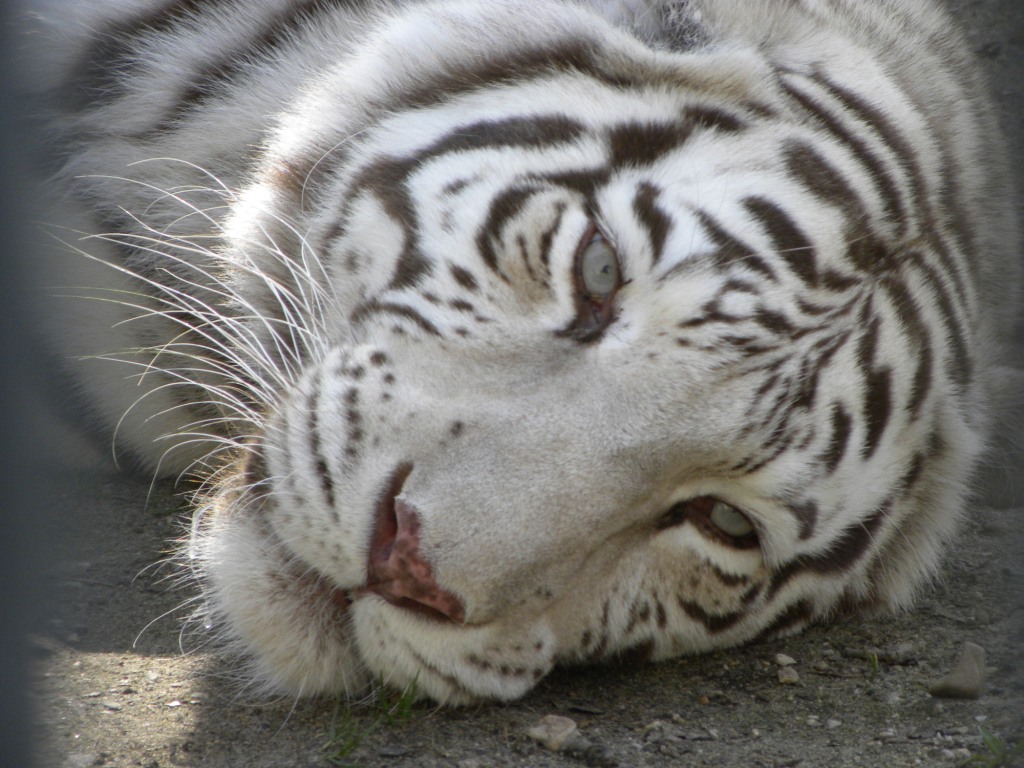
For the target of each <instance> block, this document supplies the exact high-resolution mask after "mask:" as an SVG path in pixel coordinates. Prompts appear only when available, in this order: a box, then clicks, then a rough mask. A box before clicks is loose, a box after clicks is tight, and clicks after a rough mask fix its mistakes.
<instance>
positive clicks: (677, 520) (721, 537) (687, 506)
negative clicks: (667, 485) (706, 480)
mask: <svg viewBox="0 0 1024 768" xmlns="http://www.w3.org/2000/svg"><path fill="white" fill-rule="evenodd" d="M718 504H725V505H726V506H728V507H731V508H732V509H733V510H735V511H736V512H737V513H738V514H740V515H742V516H743V517H745V518H746V519H747V521H748V522H750V525H751V531H750V533H746V534H743V535H742V536H733V535H731V534H729V533H727V532H726V531H724V530H723V529H722V528H720V527H719V526H718V525H716V524H715V522H714V521H713V520H712V519H711V518H712V513H713V512H714V509H715V506H716V505H718ZM684 523H691V524H693V525H695V526H696V527H697V528H698V529H699V530H700V531H701V533H703V534H704V535H705V536H706V537H707V538H709V539H714V540H715V541H719V542H721V543H722V544H725V545H727V546H730V547H733V548H734V549H753V548H755V547H757V546H760V542H759V539H758V535H757V528H756V526H754V524H753V521H752V520H751V519H750V515H748V514H746V513H745V512H744V511H743V510H742V509H739V508H738V507H735V506H733V505H732V504H729V502H727V501H722V500H721V499H718V498H715V497H714V496H697V497H695V498H692V499H687V500H686V501H680V502H678V503H677V504H673V505H672V506H671V507H670V508H669V510H668V511H667V512H665V513H664V514H662V515H661V517H659V518H658V521H657V523H656V526H655V527H656V528H657V529H658V530H659V531H662V530H665V529H666V528H674V527H675V526H677V525H682V524H684Z"/></svg>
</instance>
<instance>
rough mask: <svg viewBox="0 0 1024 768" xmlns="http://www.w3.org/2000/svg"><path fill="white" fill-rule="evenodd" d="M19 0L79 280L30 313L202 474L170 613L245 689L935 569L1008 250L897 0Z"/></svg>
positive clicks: (957, 85)
mask: <svg viewBox="0 0 1024 768" xmlns="http://www.w3.org/2000/svg"><path fill="white" fill-rule="evenodd" d="M38 1H39V2H40V3H41V4H43V0H38ZM897 6H898V7H897ZM40 15H41V16H43V17H47V16H49V17H52V26H54V27H55V28H56V29H57V31H58V32H59V33H60V40H61V41H62V43H61V44H60V45H52V46H50V49H51V51H50V53H52V54H53V56H54V57H56V59H57V61H56V63H51V64H49V65H48V66H46V67H43V66H39V67H38V69H39V70H40V72H44V73H45V74H46V75H47V77H49V78H50V79H51V82H50V84H49V85H47V86H46V87H47V88H49V89H50V91H51V92H52V94H55V98H54V99H53V100H54V102H55V107H54V109H55V113H56V115H57V117H56V119H55V120H54V122H55V124H56V127H53V128H52V132H53V134H54V139H53V140H54V141H55V142H56V143H57V144H58V148H59V151H57V152H55V153H53V157H54V158H56V162H57V164H58V165H61V169H60V170H59V171H58V172H57V174H56V179H57V181H58V183H59V185H61V190H60V192H61V196H62V198H63V199H64V201H66V202H68V203H70V206H69V207H70V208H71V209H72V210H73V214H72V218H71V219H70V220H69V221H68V222H67V224H66V226H68V227H69V228H72V229H76V230H79V231H81V232H82V233H84V235H85V238H84V239H83V240H81V241H76V242H75V243H74V245H73V249H74V250H76V251H84V252H86V254H87V255H88V256H89V257H90V258H82V257H81V254H80V253H76V254H73V255H72V258H67V254H62V257H63V260H62V261H60V262H59V264H58V265H57V266H54V267H53V270H54V273H55V274H56V273H58V272H59V274H60V275H61V282H64V283H66V284H69V285H75V286H84V287H85V288H82V289H81V290H78V289H76V291H75V292H76V293H88V290H87V289H88V287H89V286H93V287H95V289H96V292H95V296H96V297H97V298H99V299H101V300H100V301H95V302H91V303H90V302H85V303H84V306H81V305H76V307H77V308H74V309H68V308H66V306H65V305H64V304H62V305H61V306H60V308H59V311H58V308H57V307H51V308H48V311H47V315H48V316H52V317H53V318H56V321H57V327H56V330H55V331H53V332H52V334H51V336H52V338H53V339H54V344H55V345H56V346H58V347H59V348H60V350H61V351H62V354H64V355H66V356H68V357H73V358H76V359H78V360H82V362H81V363H80V365H77V367H76V368H75V369H74V370H75V375H76V376H77V377H78V381H77V384H78V388H79V389H80V390H81V391H82V392H83V393H84V394H85V395H87V396H88V397H90V398H91V402H92V406H93V409H94V413H95V414H96V415H97V417H98V418H99V419H100V420H103V419H105V420H106V421H107V422H108V423H109V425H110V428H111V431H112V432H114V433H115V434H116V439H117V446H118V447H121V446H125V447H126V449H127V452H128V453H130V454H134V456H135V457H136V458H139V459H141V460H142V461H143V462H144V463H146V464H147V465H148V466H149V467H150V468H158V469H159V470H160V471H162V472H164V473H176V472H179V471H181V470H183V469H189V468H190V469H193V470H196V471H198V473H199V474H200V476H201V477H202V478H203V479H204V480H205V486H204V490H203V491H202V492H201V493H200V495H199V496H198V499H197V504H196V510H195V516H194V522H193V530H192V535H191V537H190V540H189V541H188V542H187V544H186V546H185V547H184V548H183V557H184V558H185V559H187V561H188V563H189V565H190V567H191V572H192V573H194V574H195V576H196V578H197V580H198V582H199V583H200V585H201V587H202V591H203V603H204V608H203V609H201V610H200V612H199V616H198V622H197V624H198V625H199V626H202V627H203V628H204V630H206V629H208V630H209V631H210V632H211V633H212V634H213V636H214V637H215V638H216V639H219V640H220V641H221V645H222V646H224V647H225V649H226V650H227V651H228V652H229V653H233V654H236V655H238V656H239V657H241V658H242V659H243V660H244V661H243V663H244V664H245V665H246V666H245V674H244V679H246V680H247V681H250V683H251V685H252V686H254V687H255V688H257V689H259V690H267V691H276V692H286V693H289V694H294V695H310V694H317V693H321V692H337V691H346V692H350V693H355V692H357V691H359V690H360V689H361V688H362V687H363V686H364V685H366V684H367V683H368V682H369V681H371V680H373V679H377V678H379V679H382V680H384V681H385V682H387V683H389V684H391V685H394V686H397V687H407V686H410V685H412V684H414V683H415V685H416V687H417V689H418V690H419V691H420V693H422V694H423V695H426V696H429V697H432V698H434V699H436V700H438V701H442V702H448V703H453V704H458V703H465V702H470V701H475V700H480V699H488V698H497V699H511V698H514V697H517V696H520V695H522V694H523V693H525V692H526V691H528V690H529V689H530V688H531V687H532V686H533V685H534V684H535V683H536V682H537V681H538V680H539V679H540V678H542V677H543V676H544V675H545V674H546V673H547V672H548V671H549V670H551V669H552V667H553V666H554V665H556V664H562V663H576V662H584V661H602V660H606V659H614V658H618V657H626V656H628V657H631V658H650V659H661V658H666V657H670V656H673V655H677V654H682V653H696V652H701V651H705V650H709V649H717V648H723V647H728V646H733V645H736V644H739V643H742V642H746V641H749V640H752V639H756V638H762V637H773V636H778V635H782V634H786V633H789V632H794V631H797V630H798V629H800V628H801V627H803V626H805V625H807V624H808V623H810V622H813V621H817V620H821V619H825V618H829V617H830V616H832V615H834V614H836V613H839V612H841V611H845V610H847V609H852V608H857V607H863V606H879V607H889V608H897V607H901V606H904V605H906V604H908V602H909V601H910V599H911V598H912V596H913V594H914V592H915V590H916V589H917V588H918V587H919V585H920V584H921V583H922V582H923V581H925V580H927V578H928V577H929V576H930V574H932V573H933V572H934V570H935V568H936V564H937V560H938V554H939V550H940V547H941V545H942V544H943V543H944V542H945V541H946V540H948V539H949V537H950V535H951V533H952V531H953V529H954V528H955V524H956V520H957V517H958V515H959V513H960V511H961V510H962V508H963V506H964V504H965V497H966V490H967V487H968V478H969V475H970V472H971V469H972V465H973V463H974V462H975V460H976V457H977V455H978V454H979V451H980V448H981V446H982V444H983V441H984V438H985V430H986V423H987V420H988V417H987V415H986V413H987V402H986V400H987V398H988V395H987V390H986V387H987V386H988V385H987V381H988V380H989V378H991V377H990V373H991V368H992V365H993V363H992V360H993V359H994V358H993V357H992V355H991V354H990V347H994V346H995V340H996V336H997V333H996V330H997V329H998V326H999V325H1000V323H1002V322H1003V318H1005V317H1008V316H1009V313H1008V311H1006V310H1007V308H1010V307H1012V306H1013V299H1012V296H1011V295H1010V292H1009V291H1007V290H1005V286H1006V285H1007V284H1008V283H1010V282H1013V280H1014V279H1015V278H1014V277H1013V274H1014V273H1013V271H1012V269H1011V259H1010V257H1009V256H1008V254H1009V253H1010V252H1011V251H1010V248H1011V245H1012V242H1013V238H1012V236H1011V235H1012V232H1011V229H1012V227H1011V226H1010V225H1009V224H1008V222H1009V221H1011V215H1012V204H1011V202H1012V198H1011V197H1010V196H1009V195H1008V194H1006V193H1005V190H1003V188H1002V187H1000V182H999V174H1000V167H999V164H998V160H997V159H996V158H998V154H997V153H996V151H995V150H994V149H993V147H994V146H995V144H996V143H997V142H995V143H994V137H993V135H992V132H991V128H990V127H989V122H988V113H989V107H988V105H987V103H986V101H985V100H984V96H983V89H982V88H981V87H980V85H979V83H978V81H977V79H976V76H975V75H974V74H973V72H974V70H973V69H972V67H971V66H970V65H969V64H968V63H966V58H965V56H964V54H963V51H965V50H966V48H965V47H964V46H963V44H962V42H961V41H960V40H959V38H958V36H957V34H956V33H955V32H954V31H953V30H952V28H951V25H950V23H949V20H948V19H947V18H946V17H945V16H944V15H943V14H942V13H940V12H939V11H938V10H936V9H935V8H934V7H933V6H932V4H931V3H930V2H927V1H926V0H904V1H903V2H902V3H894V2H888V1H887V2H872V1H871V0H857V1H856V2H853V0H850V2H827V3H826V2H820V3H819V2H816V1H815V0H807V2H801V3H795V2H794V3H788V2H781V1H779V0H688V2H653V1H651V0H611V1H607V2H606V1H604V0H588V1H584V2H578V3H563V2H561V1H560V0H543V1H539V2H538V1H536V0H529V1H528V2H527V0H487V1H486V2H436V3H435V2H424V3H392V2H388V1H387V0H378V2H365V3H347V2H320V1H319V0H317V1H316V2H301V1H299V0H264V1H263V2H260V3H234V4H227V5H225V4H224V3H214V2H212V0H211V1H209V2H207V1H205V0H193V1H192V2H189V3H166V2H163V1H162V0H132V2H130V3H116V4H115V3H82V4H67V3H65V2H60V3H56V2H55V0H54V2H52V3H51V6H50V10H49V13H46V12H41V14H40ZM958 51H959V52H960V53H957V52H958ZM186 53H187V54H188V55H185V54H186ZM52 282H53V281H52V280H51V281H50V283H52ZM979 296H984V297H985V301H984V302H982V301H980V300H979Z"/></svg>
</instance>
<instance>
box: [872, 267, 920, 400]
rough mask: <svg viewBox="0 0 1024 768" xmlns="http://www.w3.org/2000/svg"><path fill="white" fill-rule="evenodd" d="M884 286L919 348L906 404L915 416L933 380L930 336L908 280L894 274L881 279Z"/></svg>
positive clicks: (911, 338) (902, 324)
mask: <svg viewBox="0 0 1024 768" xmlns="http://www.w3.org/2000/svg"><path fill="white" fill-rule="evenodd" d="M881 286H882V288H883V289H884V290H885V291H886V293H888V294H889V298H890V300H891V301H892V305H893V307H894V308H895V309H896V312H897V314H898V315H899V318H900V321H901V327H902V329H903V332H904V333H905V334H907V335H908V336H909V337H910V340H911V341H912V342H913V344H914V345H915V346H916V348H917V356H918V357H917V367H916V369H915V371H914V380H913V382H912V383H911V386H910V397H909V399H908V401H907V406H906V407H907V410H908V411H909V412H910V414H911V416H916V415H917V414H918V412H919V411H920V409H921V405H922V404H923V403H924V400H925V398H926V397H927V396H928V392H929V390H930V389H931V384H932V348H931V338H930V336H929V334H928V329H927V328H926V327H925V324H924V321H923V320H922V319H921V311H920V309H919V308H918V305H917V301H916V300H915V299H914V297H913V296H912V295H911V294H910V291H909V290H908V289H907V286H906V284H905V283H904V282H903V281H902V280H899V279H896V278H895V277H889V278H886V279H883V280H882V281H881Z"/></svg>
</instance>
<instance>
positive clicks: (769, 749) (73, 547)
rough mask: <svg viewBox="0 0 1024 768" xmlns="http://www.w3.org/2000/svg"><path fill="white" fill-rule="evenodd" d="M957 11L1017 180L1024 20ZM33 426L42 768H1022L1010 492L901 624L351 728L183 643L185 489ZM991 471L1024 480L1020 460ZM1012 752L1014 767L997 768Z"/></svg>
mask: <svg viewBox="0 0 1024 768" xmlns="http://www.w3.org/2000/svg"><path fill="white" fill-rule="evenodd" d="M953 5H954V7H955V8H956V9H957V12H958V14H959V15H960V17H961V18H962V19H963V21H964V23H965V24H966V25H967V26H968V27H969V29H970V30H971V36H972V41H973V43H974V46H975V48H976V50H977V51H978V53H979V55H980V56H981V57H982V58H983V59H984V61H985V62H986V64H987V65H988V66H989V68H990V70H991V72H992V76H993V83H994V89H995V92H996V94H997V96H998V97H999V100H1000V102H1001V104H1002V105H1003V107H1004V114H1005V118H1006V123H1007V126H1008V127H1009V129H1010V135H1011V142H1012V143H1013V148H1014V152H1015V157H1017V158H1018V162H1017V164H1016V165H1017V167H1018V168H1022V167H1024V162H1021V160H1020V158H1024V135H1022V131H1021V115H1022V114H1024V2H1021V0H960V1H958V2H954V3H953ZM1022 176H1024V174H1022ZM38 420H39V424H38V426H37V429H36V431H37V433H39V434H44V435H47V436H49V437H48V439H47V442H46V445H45V452H44V454H43V455H46V456H47V460H46V463H45V467H44V468H43V469H44V471H45V473H46V474H45V476H46V477H48V478H50V481H48V483H47V484H46V485H47V486H48V489H47V490H48V492H49V494H50V500H49V501H50V504H49V507H50V508H51V509H52V511H51V512H49V513H48V514H43V513H42V512H40V518H39V519H40V520H44V521H45V522H44V523H40V525H44V526H45V530H46V535H45V536H44V541H46V542H47V544H46V557H45V564H44V565H45V568H44V569H43V570H44V571H45V576H44V577H40V578H42V579H43V581H42V582H41V583H42V584H43V585H44V586H45V590H44V591H45V592H46V594H48V595H49V596H50V597H51V600H52V604H51V605H50V606H49V607H48V608H47V610H46V617H47V618H46V619H45V621H44V622H43V624H42V626H41V628H40V629H39V630H38V631H36V632H34V633H33V635H32V638H31V656H32V669H33V676H34V679H35V682H36V684H35V686H34V689H33V692H32V701H31V707H32V708H33V709H34V712H35V714H36V718H37V725H36V727H35V731H34V732H33V733H34V741H35V743H36V745H37V752H38V760H39V762H40V764H41V765H44V766H54V767H55V768H85V766H118V767H127V766H144V767H145V768H166V767H168V766H197V767H199V766H210V767H211V768H228V767H230V766H238V767H239V768H242V767H244V768H257V767H259V766H299V767H306V766H309V767H312V766H328V765H332V764H334V765H362V766H377V765H383V766H395V768H402V767H405V766H457V767H458V768H483V767H484V766H525V765H530V766H580V765H583V766H612V765H619V766H671V765H679V766H744V767H746V766H766V767H767V766H771V767H773V768H783V767H793V766H802V767H804V768H810V767H812V766H826V765H827V766H830V767H831V768H845V767H847V766H913V765H921V766H944V765H949V766H958V765H961V764H963V763H964V762H966V761H968V760H974V761H975V763H974V764H980V765H988V766H1000V765H1002V766H1013V765H1017V766H1021V765H1024V715H1022V714H1021V713H1022V711H1024V663H1022V662H1024V653H1022V644H1024V526H1022V520H1024V504H1021V502H1020V498H1021V497H1020V496H1019V495H1018V494H1016V493H1014V492H1013V491H1012V490H1011V489H1008V486H1007V485H1006V484H1005V481H1004V480H1002V479H998V478H996V479H995V480H992V482H990V483H989V484H990V485H992V486H993V489H994V490H993V491H992V492H990V493H988V494H987V495H986V501H985V503H984V504H982V503H979V504H978V505H977V507H976V508H975V509H973V510H972V511H971V514H970V516H969V521H968V523H967V525H966V529H965V531H964V534H963V537H962V538H961V539H960V540H958V542H957V544H956V545H955V546H954V547H952V548H951V550H952V551H951V553H950V556H949V558H948V561H947V564H946V567H945V569H944V575H943V578H942V579H941V581H940V583H938V584H937V585H936V587H935V588H934V589H933V590H930V591H929V592H928V594H926V595H925V597H924V599H922V601H921V602H920V603H919V605H918V607H917V608H916V609H915V610H914V611H913V612H912V613H909V614H907V615H904V616H899V617H875V618H868V617H864V618H858V619H852V620H847V621H846V622H844V623H841V624H838V625H834V626H830V627H821V628H815V629H812V630H811V631H808V632H806V633H804V634H803V635H801V636H800V637H797V638H793V639H789V640H786V641H782V642H774V643H768V644H761V645H755V646H751V647H747V648H743V649H739V650H733V651H728V652H722V653H718V654H714V655H710V656H704V657H699V658H691V659H682V660H677V661H671V662H667V663H662V664H657V665H645V666H640V667H626V666H604V667H598V668H589V669H584V670H578V669H577V670H565V671H560V672H557V673H556V674H554V675H552V676H551V677H550V678H549V679H548V680H545V681H544V682H543V683H542V684H541V685H540V686H539V687H538V688H537V689H536V690H535V691H534V692H533V693H531V694H530V695H529V696H528V697H526V698H525V699H523V700H522V701H519V702H516V703H514V704H509V705H489V706H482V707H479V708H471V709H460V710H454V711H452V710H438V709H435V708H432V707H429V706H425V705H415V706H412V707H410V706H408V702H407V701H405V700H403V699H401V698H399V697H394V696H387V695H383V694H377V695H374V696H371V697H370V698H369V699H368V701H367V702H366V703H365V705H364V706H362V707H357V708H354V709H350V708H348V707H345V706H342V705H340V704H339V703H338V702H334V701H324V700H319V701H302V702H298V703H296V702H293V701H277V702H259V703H253V702H247V701H240V700H238V699H236V698H235V696H234V694H233V692H232V691H233V689H232V686H231V681H230V679H229V673H228V672H227V671H226V670H224V669H221V668H219V667H218V666H217V663H216V661H215V660H214V659H211V658H210V657H209V656H208V655H206V654H205V653H204V652H203V650H202V648H201V647H197V643H196V642H195V641H194V639H192V638H189V637H188V636H185V635H182V633H181V627H182V622H183V619H184V617H185V616H187V614H188V602H189V600H190V597H191V595H192V593H191V592H190V590H189V588H188V587H187V586H184V587H176V586H175V585H174V583H173V578H171V577H172V576H173V571H172V570H171V569H170V568H169V567H166V566H161V565H159V563H160V561H161V559H162V558H163V557H164V556H165V553H166V551H167V546H168V545H167V542H168V541H169V540H172V539H174V538H176V537H177V536H179V535H180V533H181V531H182V527H183V525H185V522H186V517H185V514H184V510H183V508H182V506H181V504H182V502H181V497H180V496H179V495H177V494H178V493H179V492H180V489H177V490H176V489H175V488H173V487H171V486H169V485H162V484H158V485H154V486H151V485H150V484H149V483H148V482H146V481H143V480H139V479H133V478H131V477H129V476H126V475H123V474H119V473H117V472H116V470H115V469H114V468H113V467H110V466H109V465H108V462H107V459H106V457H105V456H104V455H102V453H101V452H99V451H97V450H96V449H95V448H93V447H91V446H89V445H88V444H87V443H86V442H85V441H84V440H83V439H82V438H80V437H78V436H76V434H75V433H74V431H73V430H72V429H71V428H70V427H69V426H68V424H67V423H65V422H64V421H63V420H61V419H60V418H59V417H58V416H56V415H53V414H52V413H51V412H49V411H44V412H42V413H40V414H39V415H38ZM1007 455H1008V456H1009V460H1006V456H1007ZM1000 463H1007V464H1009V466H1010V467H1011V468H1012V467H1014V466H1019V455H1018V454H1017V453H1013V454H1006V453H1005V452H1004V459H1003V460H1001V462H1000ZM1011 474H1012V472H1011ZM990 480H991V478H990ZM1015 496H1016V497H1017V498H1016V499H1015V498H1014V497H1015ZM36 503H37V504H39V502H38V501H37V502H36ZM43 506H46V505H43ZM965 643H973V644H976V645H977V646H980V648H981V649H983V652H984V660H983V661H982V662H981V663H980V664H978V663H977V662H974V661H972V662H970V663H968V664H967V665H966V666H967V668H968V672H971V671H974V672H975V673H980V678H981V679H976V680H974V681H973V683H972V681H968V684H969V685H970V684H974V685H980V697H979V698H976V699H966V700H965V699H945V698H937V697H933V696H932V695H930V694H929V692H928V691H929V687H930V686H932V685H933V684H934V683H936V681H938V680H939V679H940V678H942V677H943V676H945V675H946V674H947V673H949V672H950V671H951V670H953V668H954V667H955V666H956V665H957V660H958V658H959V657H960V655H961V653H962V651H963V649H964V646H965ZM780 654H781V656H780ZM785 657H788V658H785ZM10 693H11V691H8V694H10ZM2 694H3V692H2V691H0V695H2ZM4 698H9V695H8V696H5V697H4ZM548 715H556V716H559V717H561V718H568V721H566V720H558V721H555V723H554V725H555V726H559V725H561V726H564V727H566V728H567V729H568V731H569V732H570V734H569V735H567V736H564V737H563V738H562V741H563V742H564V743H563V744H561V747H560V748H555V749H552V748H551V746H555V747H558V746H559V745H558V744H557V743H552V745H551V746H545V744H543V743H542V742H541V741H538V735H535V731H534V729H535V728H536V727H537V726H538V724H540V723H541V720H542V718H544V717H545V716H548ZM569 721H571V722H569ZM573 728H575V733H574V735H572V733H571V732H572V730H573ZM555 731H557V727H556V728H555ZM549 739H554V742H558V740H559V737H558V735H557V733H556V734H555V735H550V734H549ZM1016 745H1020V751H1021V753H1022V754H1019V755H1018V756H1017V757H1016V758H1014V757H1011V756H1009V755H1008V754H1007V755H1002V756H1001V755H1000V750H1005V751H1007V752H1009V751H1012V749H1013V748H1014V746H1016ZM0 746H2V745H0ZM3 754H7V753H6V752H0V763H3V764H4V765H12V766H13V765H15V764H14V763H9V762H4V760H3V757H2V755H3ZM1000 758H1001V761H1000Z"/></svg>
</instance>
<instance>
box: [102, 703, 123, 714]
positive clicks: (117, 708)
mask: <svg viewBox="0 0 1024 768" xmlns="http://www.w3.org/2000/svg"><path fill="white" fill-rule="evenodd" d="M103 708H104V709H109V710H110V711H111V712H120V711H121V708H122V707H121V705H120V704H118V703H117V702H116V701H104V702H103Z"/></svg>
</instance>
